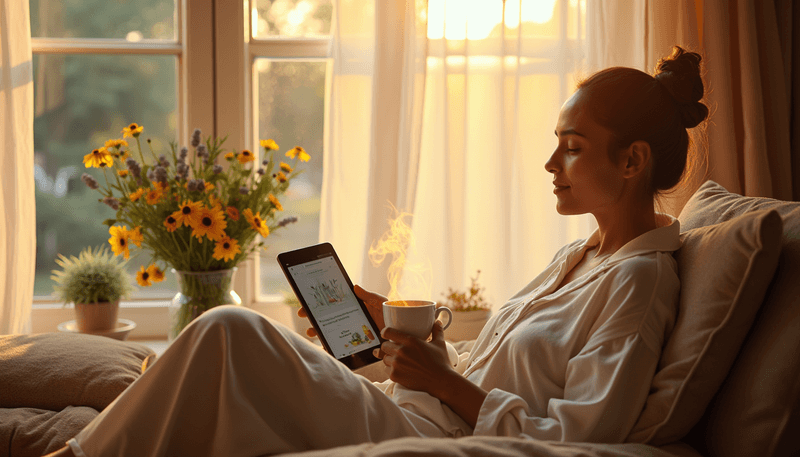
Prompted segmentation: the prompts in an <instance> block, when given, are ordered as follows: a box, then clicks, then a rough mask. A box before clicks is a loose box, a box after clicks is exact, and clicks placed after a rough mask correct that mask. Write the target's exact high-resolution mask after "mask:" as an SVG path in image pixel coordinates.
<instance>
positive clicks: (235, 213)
mask: <svg viewBox="0 0 800 457" xmlns="http://www.w3.org/2000/svg"><path fill="white" fill-rule="evenodd" d="M225 212H226V213H228V217H229V218H231V219H232V220H234V221H238V220H239V210H238V209H236V208H234V207H233V206H229V207H227V208H225Z"/></svg>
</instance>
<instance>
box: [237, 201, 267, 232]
mask: <svg viewBox="0 0 800 457" xmlns="http://www.w3.org/2000/svg"><path fill="white" fill-rule="evenodd" d="M242 214H244V217H245V219H247V222H248V223H249V224H250V227H251V228H252V229H253V230H255V231H256V232H258V233H259V234H260V235H261V236H263V237H264V238H266V237H268V236H269V227H267V223H266V222H264V220H263V219H261V214H260V213H256V214H255V215H253V211H252V210H251V209H250V208H246V209H245V210H244V211H243V212H242Z"/></svg>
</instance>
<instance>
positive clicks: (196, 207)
mask: <svg viewBox="0 0 800 457" xmlns="http://www.w3.org/2000/svg"><path fill="white" fill-rule="evenodd" d="M202 207H203V204H202V203H201V202H193V201H191V200H186V201H184V202H183V204H181V206H179V207H178V211H175V212H174V213H172V216H173V217H174V218H175V221H176V222H177V224H178V226H181V225H188V226H189V227H194V226H195V225H197V224H198V223H199V222H200V221H199V219H198V218H199V216H198V214H199V213H200V208H202Z"/></svg>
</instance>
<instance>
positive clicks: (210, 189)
mask: <svg viewBox="0 0 800 457" xmlns="http://www.w3.org/2000/svg"><path fill="white" fill-rule="evenodd" d="M205 187H206V192H209V191H212V190H214V187H215V186H214V185H213V184H211V183H210V182H207V183H206V185H205Z"/></svg>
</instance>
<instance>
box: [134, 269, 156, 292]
mask: <svg viewBox="0 0 800 457" xmlns="http://www.w3.org/2000/svg"><path fill="white" fill-rule="evenodd" d="M150 281H151V278H150V273H149V272H148V271H147V270H145V269H144V265H142V266H141V267H139V271H137V272H136V282H138V283H139V285H140V286H142V287H149V286H151V285H153V283H151V282H150Z"/></svg>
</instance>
